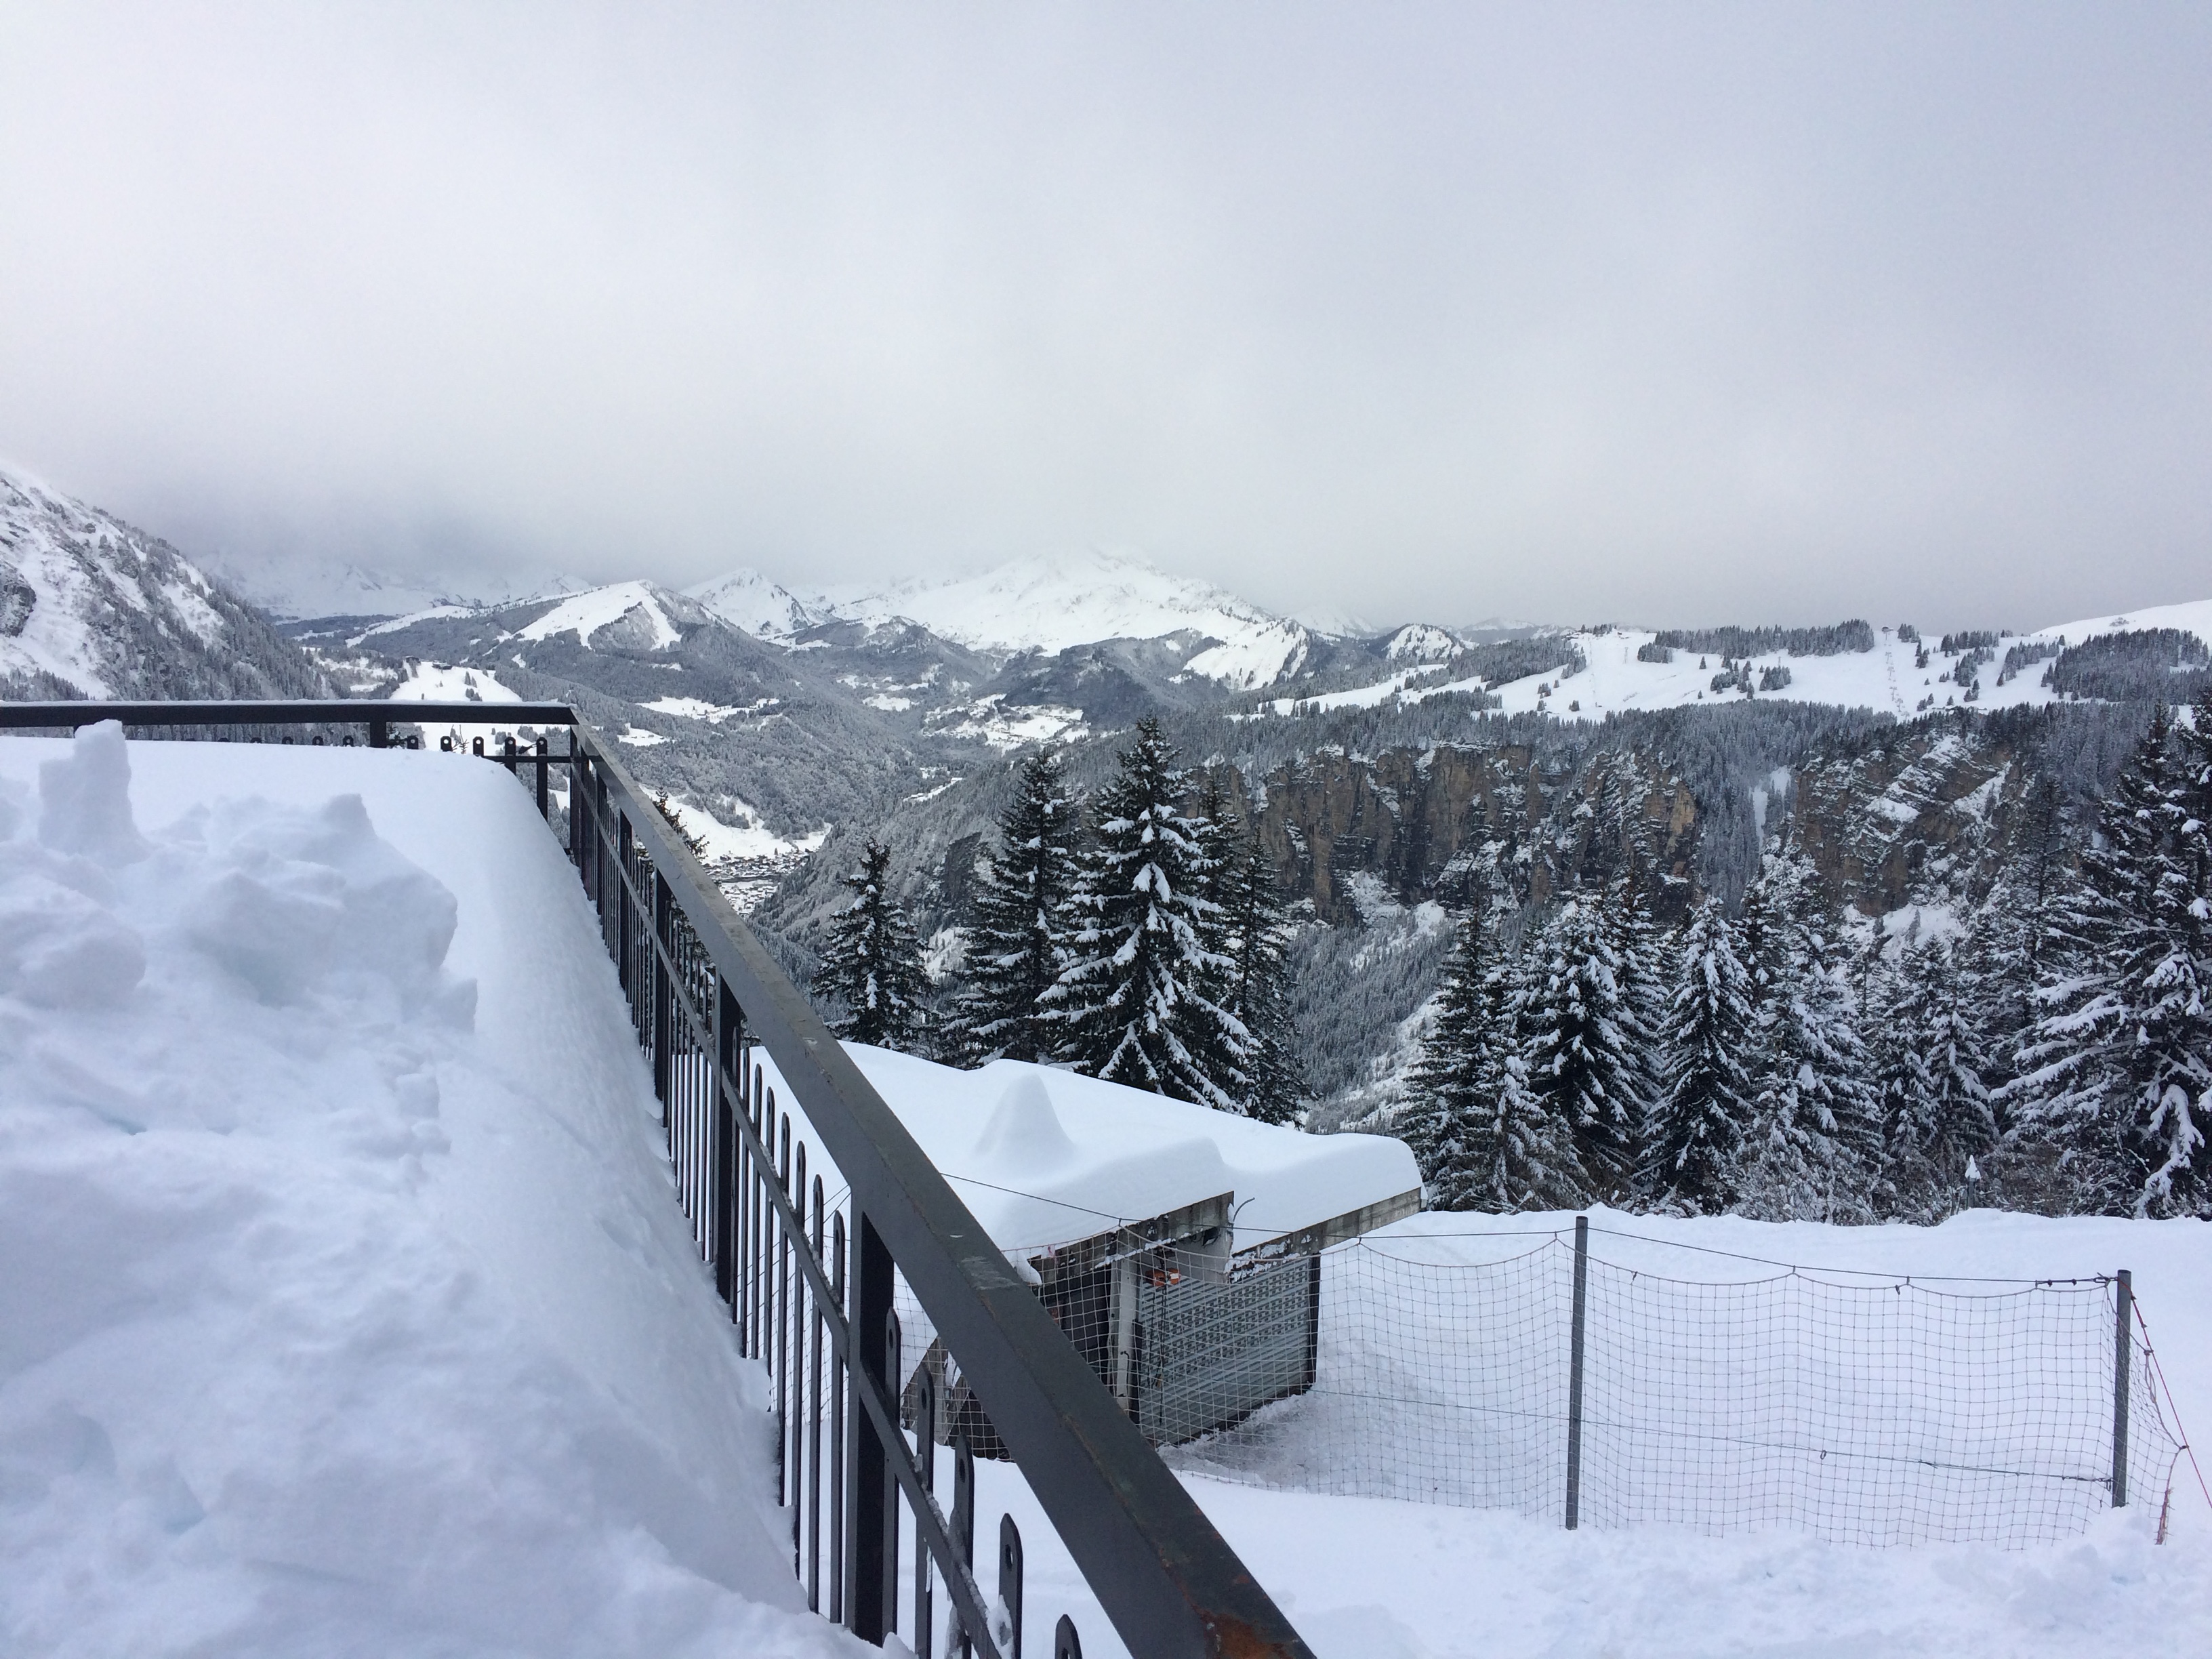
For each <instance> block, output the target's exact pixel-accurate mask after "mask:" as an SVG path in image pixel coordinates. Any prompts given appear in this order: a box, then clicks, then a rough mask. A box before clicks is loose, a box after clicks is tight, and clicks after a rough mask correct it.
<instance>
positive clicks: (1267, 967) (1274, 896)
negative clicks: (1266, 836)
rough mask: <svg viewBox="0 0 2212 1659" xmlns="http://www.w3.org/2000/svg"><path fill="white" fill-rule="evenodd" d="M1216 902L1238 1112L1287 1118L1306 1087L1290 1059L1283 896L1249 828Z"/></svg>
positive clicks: (1266, 1119) (1232, 849)
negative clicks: (1237, 1071) (1241, 1077)
mask: <svg viewBox="0 0 2212 1659" xmlns="http://www.w3.org/2000/svg"><path fill="white" fill-rule="evenodd" d="M1228 857H1229V865H1228V871H1227V875H1228V879H1227V881H1226V882H1225V884H1224V888H1223V893H1222V898H1221V901H1220V902H1221V903H1222V905H1223V907H1224V909H1225V913H1226V914H1225V917H1224V920H1225V921H1226V923H1227V937H1226V939H1225V940H1224V941H1223V944H1222V950H1223V952H1224V954H1225V955H1226V956H1227V957H1229V959H1230V962H1231V968H1230V970H1229V973H1228V975H1227V977H1226V980H1225V984H1224V986H1223V988H1222V999H1221V1000H1222V1002H1223V1005H1224V1006H1225V1007H1227V1009H1228V1010H1229V1012H1230V1013H1231V1015H1233V1016H1234V1017H1235V1018H1236V1019H1237V1021H1238V1023H1239V1024H1242V1025H1243V1027H1244V1030H1245V1034H1246V1036H1247V1038H1248V1039H1249V1042H1248V1047H1247V1051H1246V1054H1245V1057H1244V1073H1245V1079H1246V1080H1245V1085H1244V1093H1243V1109H1244V1115H1246V1116H1247V1117H1255V1118H1258V1119H1259V1120H1260V1121H1261V1122H1263V1123H1288V1122H1290V1121H1291V1120H1292V1119H1293V1118H1295V1117H1296V1116H1297V1110H1298V1097H1299V1096H1300V1095H1301V1094H1302V1093H1303V1092H1304V1088H1303V1084H1302V1079H1300V1077H1299V1075H1298V1070H1297V1063H1296V1061H1295V1060H1294V1059H1293V1057H1292V1053H1291V1016H1290V974H1291V966H1290V954H1289V951H1288V948H1287V941H1286V939H1285V933H1286V931H1287V930H1286V928H1285V919H1284V907H1283V896H1282V893H1281V890H1279V888H1278V887H1277V886H1276V884H1275V866H1273V864H1272V863H1271V862H1270V861H1269V860H1268V858H1267V854H1266V852H1265V851H1264V850H1262V848H1261V846H1260V843H1259V840H1258V838H1257V837H1256V836H1254V835H1253V834H1252V833H1251V832H1250V831H1249V829H1247V830H1246V831H1245V832H1244V833H1243V834H1242V835H1239V836H1234V837H1233V838H1231V842H1230V844H1229V848H1228Z"/></svg>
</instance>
